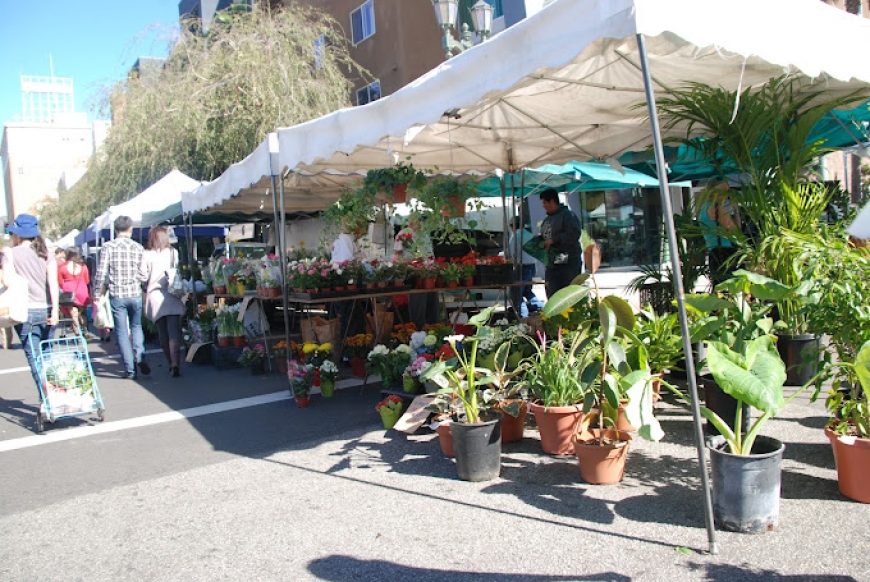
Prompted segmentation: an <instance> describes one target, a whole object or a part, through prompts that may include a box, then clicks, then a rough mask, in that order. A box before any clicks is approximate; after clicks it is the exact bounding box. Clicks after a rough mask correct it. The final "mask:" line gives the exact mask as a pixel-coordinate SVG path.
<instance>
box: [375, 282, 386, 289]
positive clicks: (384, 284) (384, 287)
mask: <svg viewBox="0 0 870 582" xmlns="http://www.w3.org/2000/svg"><path fill="white" fill-rule="evenodd" d="M375 287H376V288H378V289H386V288H387V282H386V281H378V282H377V283H375Z"/></svg>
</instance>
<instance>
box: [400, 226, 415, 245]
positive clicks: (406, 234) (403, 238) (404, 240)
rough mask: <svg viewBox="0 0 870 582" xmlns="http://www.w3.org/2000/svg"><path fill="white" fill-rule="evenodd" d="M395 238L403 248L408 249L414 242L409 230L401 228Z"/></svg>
mask: <svg viewBox="0 0 870 582" xmlns="http://www.w3.org/2000/svg"><path fill="white" fill-rule="evenodd" d="M396 240H397V241H398V242H399V243H400V244H401V245H402V248H403V249H410V248H411V244H412V243H413V242H414V234H413V233H412V232H411V231H410V230H403V231H401V232H400V233H399V234H398V235H396Z"/></svg>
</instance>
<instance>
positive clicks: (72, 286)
mask: <svg viewBox="0 0 870 582" xmlns="http://www.w3.org/2000/svg"><path fill="white" fill-rule="evenodd" d="M57 279H58V283H59V284H60V291H61V294H67V293H71V294H72V295H71V301H61V303H63V305H62V306H61V309H62V310H63V312H64V313H65V314H67V315H69V317H70V318H71V319H72V327H73V332H74V333H75V334H77V335H78V334H79V333H81V332H82V330H84V335H85V337H86V338H87V339H88V340H91V339H93V335H92V334H91V332H90V331H88V325H87V319H86V318H85V307H87V306H88V304H89V303H90V302H91V293H90V290H89V289H90V285H91V277H90V273H89V271H88V267H87V265H85V264H84V261H83V260H82V254H81V253H80V252H79V251H78V249H76V248H75V247H72V248H69V249H67V251H66V261H65V262H63V263H61V264H60V266H59V267H58V268H57ZM61 298H62V299H63V296H62V297H61Z"/></svg>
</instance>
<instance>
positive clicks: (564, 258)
mask: <svg viewBox="0 0 870 582" xmlns="http://www.w3.org/2000/svg"><path fill="white" fill-rule="evenodd" d="M540 197H541V204H542V205H543V207H544V211H545V212H546V213H547V216H546V217H545V218H544V220H543V222H541V238H542V239H544V248H545V249H547V262H546V271H545V279H546V284H545V286H546V290H547V297H548V298H550V297H552V296H553V295H554V294H555V293H556V291H558V290H559V289H562V288H564V287H567V286H568V285H570V284H571V281H573V280H574V278H575V277H576V276H577V275H579V274H580V268H581V261H582V252H581V250H580V220H579V219H578V218H577V215H576V214H574V213H573V212H572V211H571V209H570V208H568V207H567V206H565V205H564V204H562V203H561V202H559V193H558V192H556V191H555V190H554V189H552V188H547V189H546V190H544V191H542V192H541V195H540Z"/></svg>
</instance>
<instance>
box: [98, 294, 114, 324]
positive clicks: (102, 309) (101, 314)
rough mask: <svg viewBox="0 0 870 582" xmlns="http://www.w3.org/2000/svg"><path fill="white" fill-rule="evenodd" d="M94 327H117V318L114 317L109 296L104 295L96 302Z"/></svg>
mask: <svg viewBox="0 0 870 582" xmlns="http://www.w3.org/2000/svg"><path fill="white" fill-rule="evenodd" d="M94 327H96V328H97V329H112V328H114V327H115V320H114V318H112V306H111V305H109V298H108V297H103V298H102V299H100V301H99V303H97V304H96V314H95V315H94Z"/></svg>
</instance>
